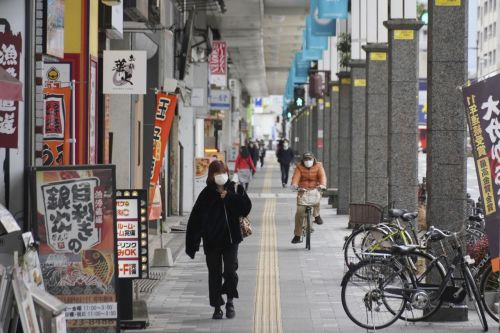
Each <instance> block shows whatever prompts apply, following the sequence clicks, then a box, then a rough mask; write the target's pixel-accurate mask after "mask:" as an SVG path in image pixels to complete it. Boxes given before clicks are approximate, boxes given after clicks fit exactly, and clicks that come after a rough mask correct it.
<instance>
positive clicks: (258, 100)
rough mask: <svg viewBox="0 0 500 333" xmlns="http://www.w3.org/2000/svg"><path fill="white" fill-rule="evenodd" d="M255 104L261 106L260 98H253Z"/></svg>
mask: <svg viewBox="0 0 500 333" xmlns="http://www.w3.org/2000/svg"><path fill="white" fill-rule="evenodd" d="M255 106H256V107H262V98H256V99H255Z"/></svg>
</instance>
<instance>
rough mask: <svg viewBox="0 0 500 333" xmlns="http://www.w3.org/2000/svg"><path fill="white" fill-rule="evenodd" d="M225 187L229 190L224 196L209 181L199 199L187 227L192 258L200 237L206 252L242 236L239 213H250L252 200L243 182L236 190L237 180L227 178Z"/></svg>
mask: <svg viewBox="0 0 500 333" xmlns="http://www.w3.org/2000/svg"><path fill="white" fill-rule="evenodd" d="M224 188H225V189H226V191H227V194H226V196H225V198H224V199H221V197H220V193H219V192H217V186H216V185H215V184H208V185H207V186H206V187H205V188H204V189H203V190H202V191H201V193H200V195H199V196H198V199H196V203H195V204H194V207H193V210H192V211H191V215H190V216H189V220H188V225H187V231H186V254H187V255H188V256H190V257H191V258H194V255H195V253H196V252H197V251H198V250H199V249H200V241H201V238H203V248H204V251H205V253H206V252H207V251H210V249H212V248H220V247H225V246H227V245H229V244H238V243H240V242H241V241H242V240H243V237H242V236H241V230H240V216H247V215H248V214H249V213H250V210H251V209H252V202H251V201H250V198H248V195H247V194H246V192H245V189H244V188H243V186H241V185H238V190H237V192H236V191H235V183H233V182H231V181H228V182H227V183H226V185H224ZM224 207H225V210H226V212H224ZM226 213H227V220H226ZM229 231H230V232H229Z"/></svg>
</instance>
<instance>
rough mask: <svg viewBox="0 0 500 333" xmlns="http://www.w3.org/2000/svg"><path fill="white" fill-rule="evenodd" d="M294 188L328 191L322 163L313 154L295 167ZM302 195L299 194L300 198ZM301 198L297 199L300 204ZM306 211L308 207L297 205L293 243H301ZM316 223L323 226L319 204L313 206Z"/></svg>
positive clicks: (305, 157) (306, 154)
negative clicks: (303, 218) (303, 219)
mask: <svg viewBox="0 0 500 333" xmlns="http://www.w3.org/2000/svg"><path fill="white" fill-rule="evenodd" d="M292 188H294V189H306V190H312V189H315V188H320V189H322V190H324V189H326V175H325V170H324V169H323V165H322V164H321V162H318V161H316V158H315V157H314V155H313V154H312V153H304V155H302V160H301V161H300V163H298V164H297V165H296V167H295V171H294V173H293V177H292ZM300 195H301V194H300V193H299V196H300ZM298 200H299V197H297V203H298ZM305 211H306V206H301V205H298V204H297V211H296V213H295V230H294V237H293V239H292V243H293V244H296V243H300V235H301V234H302V217H303V216H304V214H305ZM313 217H314V222H315V223H317V224H323V220H322V219H321V216H320V215H319V204H318V205H316V206H313Z"/></svg>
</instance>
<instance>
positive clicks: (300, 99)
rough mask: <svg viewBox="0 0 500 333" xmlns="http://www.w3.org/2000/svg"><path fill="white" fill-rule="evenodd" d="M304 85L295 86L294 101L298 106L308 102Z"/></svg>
mask: <svg viewBox="0 0 500 333" xmlns="http://www.w3.org/2000/svg"><path fill="white" fill-rule="evenodd" d="M305 95H306V94H305V89H304V87H302V86H300V87H295V88H293V101H294V105H295V107H296V108H299V109H300V108H301V107H303V106H304V105H305V104H306V100H305Z"/></svg>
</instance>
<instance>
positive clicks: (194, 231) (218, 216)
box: [186, 161, 252, 319]
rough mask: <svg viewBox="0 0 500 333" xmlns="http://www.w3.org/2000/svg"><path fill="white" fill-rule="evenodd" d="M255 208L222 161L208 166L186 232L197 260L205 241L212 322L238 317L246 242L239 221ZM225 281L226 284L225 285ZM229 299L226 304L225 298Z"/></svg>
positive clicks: (190, 251)
mask: <svg viewBox="0 0 500 333" xmlns="http://www.w3.org/2000/svg"><path fill="white" fill-rule="evenodd" d="M251 209H252V202H251V201H250V199H249V198H248V195H247V194H246V192H245V190H244V188H243V186H241V185H237V184H235V183H234V182H232V181H230V180H229V175H228V168H227V166H226V164H225V163H224V162H222V161H213V162H212V163H210V165H209V167H208V177H207V186H206V187H205V188H204V189H203V190H202V191H201V193H200V195H199V196H198V198H197V199H196V203H195V204H194V207H193V210H192V211H191V215H190V216H189V220H188V225H187V231H186V254H187V255H188V256H189V257H191V259H194V257H195V254H196V252H197V251H199V249H200V242H201V239H203V250H204V252H205V257H206V263H207V268H208V293H209V298H210V305H211V306H212V307H214V309H215V310H214V314H213V316H212V319H222V317H223V315H224V313H223V312H222V309H221V307H222V305H224V304H226V317H227V318H234V316H235V313H236V312H235V310H234V303H233V300H234V298H238V289H237V287H238V274H237V273H236V271H237V269H238V246H239V243H241V241H242V240H243V237H242V235H241V229H240V222H239V219H240V217H241V216H247V215H248V214H249V213H250V210H251ZM223 280H224V283H223V282H222V281H223ZM224 294H225V295H226V296H227V302H226V303H225V302H224V299H223V298H222V295H224Z"/></svg>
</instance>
